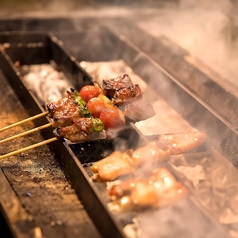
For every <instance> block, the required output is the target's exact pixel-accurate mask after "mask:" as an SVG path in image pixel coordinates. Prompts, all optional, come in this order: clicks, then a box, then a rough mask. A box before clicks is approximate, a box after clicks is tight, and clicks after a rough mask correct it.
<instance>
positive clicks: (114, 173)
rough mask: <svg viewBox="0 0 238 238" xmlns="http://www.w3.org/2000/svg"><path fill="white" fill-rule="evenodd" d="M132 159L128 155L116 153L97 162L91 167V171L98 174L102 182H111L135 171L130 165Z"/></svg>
mask: <svg viewBox="0 0 238 238" xmlns="http://www.w3.org/2000/svg"><path fill="white" fill-rule="evenodd" d="M129 159H130V158H129V157H128V155H127V154H126V153H121V152H120V151H114V152H113V153H112V154H111V155H109V156H107V157H106V158H104V159H103V160H100V161H98V162H95V163H94V164H93V165H92V166H91V167H90V169H91V171H93V172H94V173H97V175H98V177H99V178H100V179H102V180H106V181H110V180H114V179H115V178H117V177H119V176H122V175H124V174H128V173H129V172H131V171H132V170H133V168H134V167H133V166H132V164H130V160H129Z"/></svg>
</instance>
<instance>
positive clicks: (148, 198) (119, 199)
mask: <svg viewBox="0 0 238 238" xmlns="http://www.w3.org/2000/svg"><path fill="white" fill-rule="evenodd" d="M186 194H187V190H186V188H184V187H183V186H182V185H181V184H180V183H179V182H178V181H177V180H176V179H175V177H174V176H173V175H172V174H171V172H170V171H169V170H168V169H166V168H162V167H161V168H156V169H155V170H153V172H152V174H151V175H150V177H149V178H138V179H130V180H126V181H121V182H120V183H118V184H114V185H112V187H111V188H110V189H109V196H110V198H111V200H113V201H115V202H116V203H117V204H119V205H120V208H121V209H125V208H126V209H128V208H134V207H136V208H138V207H159V206H165V205H168V204H171V203H173V202H174V201H177V200H178V199H180V198H182V197H185V196H186Z"/></svg>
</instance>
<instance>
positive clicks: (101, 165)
mask: <svg viewBox="0 0 238 238" xmlns="http://www.w3.org/2000/svg"><path fill="white" fill-rule="evenodd" d="M168 155H169V152H168V151H165V150H161V149H160V148H158V147H157V145H156V143H155V142H149V143H148V144H147V145H146V146H143V147H140V148H138V149H136V150H135V151H133V150H131V149H128V150H126V151H125V152H124V153H122V152H119V151H115V152H113V153H112V154H111V155H109V156H107V157H105V158H104V159H102V160H100V161H98V162H95V163H94V164H93V165H92V166H91V167H90V169H91V171H92V172H94V173H96V174H97V175H98V177H99V178H100V179H102V180H105V181H111V180H114V179H116V178H118V177H119V176H122V175H126V174H128V173H130V172H131V171H132V170H133V169H134V168H135V166H138V165H141V164H142V163H145V162H148V161H152V162H153V161H161V160H164V159H166V158H167V156H168Z"/></svg>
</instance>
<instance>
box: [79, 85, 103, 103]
mask: <svg viewBox="0 0 238 238" xmlns="http://www.w3.org/2000/svg"><path fill="white" fill-rule="evenodd" d="M99 94H100V88H99V86H97V85H96V84H95V85H85V86H83V87H82V88H81V89H80V92H79V95H80V97H81V98H82V99H83V100H84V101H85V102H88V101H89V100H90V99H91V98H95V97H97V96H98V95H99Z"/></svg>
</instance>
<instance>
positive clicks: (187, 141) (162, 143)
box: [156, 128, 207, 155]
mask: <svg viewBox="0 0 238 238" xmlns="http://www.w3.org/2000/svg"><path fill="white" fill-rule="evenodd" d="M206 138H207V135H206V133H205V132H202V131H199V130H197V129H195V128H192V129H191V130H190V131H188V132H180V133H173V134H164V135H159V136H158V139H157V140H156V143H157V145H158V146H159V147H160V148H161V149H163V150H169V151H170V154H171V155H176V154H182V153H184V152H186V151H190V150H193V149H195V148H197V147H198V146H200V145H202V144H203V143H204V142H205V140H206Z"/></svg>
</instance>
